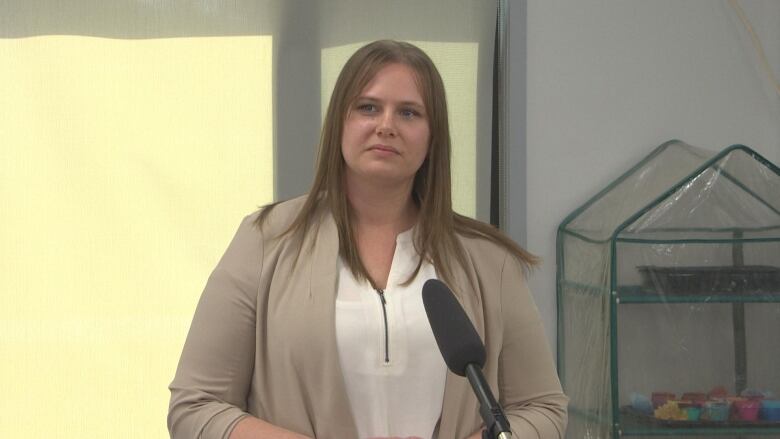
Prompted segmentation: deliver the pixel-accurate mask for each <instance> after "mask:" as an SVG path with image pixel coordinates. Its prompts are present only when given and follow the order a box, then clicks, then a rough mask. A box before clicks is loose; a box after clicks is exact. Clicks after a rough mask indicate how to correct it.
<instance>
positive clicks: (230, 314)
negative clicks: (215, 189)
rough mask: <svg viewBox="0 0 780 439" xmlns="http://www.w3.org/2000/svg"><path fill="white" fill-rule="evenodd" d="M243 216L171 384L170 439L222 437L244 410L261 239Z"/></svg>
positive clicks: (209, 284)
mask: <svg viewBox="0 0 780 439" xmlns="http://www.w3.org/2000/svg"><path fill="white" fill-rule="evenodd" d="M254 216H255V215H250V216H247V217H246V218H244V220H243V221H242V223H241V225H240V226H239V228H238V231H237V232H236V234H235V236H234V238H233V240H232V241H231V243H230V245H229V246H228V249H227V251H226V252H225V254H224V255H223V256H222V258H221V259H220V261H219V263H218V264H217V267H216V268H215V269H214V271H213V272H212V273H211V276H209V279H208V282H207V283H206V287H205V289H204V291H203V294H202V295H201V297H200V301H199V302H198V306H197V308H196V311H195V316H194V318H193V321H192V326H191V327H190V331H189V334H188V335H187V340H186V341H185V343H184V349H183V351H182V354H181V358H180V360H179V366H178V368H177V370H176V375H175V377H174V379H173V382H171V384H170V387H169V388H170V391H171V400H170V405H169V408H168V430H169V432H170V435H171V438H173V439H185V438H186V439H193V438H203V439H226V438H227V437H228V436H229V435H230V432H231V431H232V429H233V427H234V426H235V424H236V423H237V422H238V421H239V420H240V419H241V418H242V417H244V416H246V415H247V413H246V405H247V402H246V400H247V394H248V392H249V387H250V384H251V379H252V378H251V377H252V371H253V365H254V358H255V343H256V341H255V337H256V336H255V334H256V332H255V322H256V317H255V315H256V300H257V290H258V286H259V276H260V272H261V269H262V263H263V240H262V235H261V232H260V231H259V230H258V229H257V228H256V227H255V226H254V224H253V219H254Z"/></svg>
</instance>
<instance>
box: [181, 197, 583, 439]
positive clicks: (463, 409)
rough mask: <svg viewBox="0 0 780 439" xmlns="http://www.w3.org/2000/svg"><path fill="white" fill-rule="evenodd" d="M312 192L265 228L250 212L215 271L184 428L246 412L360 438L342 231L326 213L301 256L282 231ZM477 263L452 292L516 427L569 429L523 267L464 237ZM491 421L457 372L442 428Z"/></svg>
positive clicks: (306, 429)
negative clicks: (344, 302) (345, 324)
mask: <svg viewBox="0 0 780 439" xmlns="http://www.w3.org/2000/svg"><path fill="white" fill-rule="evenodd" d="M303 200H304V198H303V197H301V198H296V199H294V200H290V201H287V202H284V203H281V204H279V205H277V206H276V207H275V208H274V210H273V211H272V212H271V214H270V215H269V217H268V220H267V222H266V223H265V225H264V226H263V229H262V230H260V229H258V228H257V227H256V226H255V225H254V220H255V219H256V218H257V214H258V213H257V212H256V213H254V214H252V215H249V216H247V217H246V218H244V220H243V222H242V223H241V225H240V227H239V228H238V232H237V233H236V235H235V237H234V238H233V240H232V242H231V243H230V245H229V247H228V249H227V251H226V252H225V254H224V256H223V257H222V259H221V260H220V261H219V263H218V264H217V267H216V268H215V269H214V272H213V273H212V274H211V276H210V277H209V280H208V283H207V284H206V288H205V290H204V291H203V295H202V296H201V298H200V302H199V303H198V306H197V309H196V311H195V317H194V319H193V321H192V326H191V327H190V332H189V334H188V336H187V340H186V342H185V344H184V349H183V352H182V355H181V359H180V361H179V366H178V369H177V370H176V376H175V377H174V379H173V382H172V383H171V385H170V390H171V401H170V407H169V413H168V429H169V431H170V433H171V437H172V438H175V439H193V438H204V439H217V438H227V437H228V436H229V435H230V432H231V431H232V428H233V427H234V426H235V424H236V422H237V421H238V420H239V419H241V418H242V417H243V416H246V415H247V414H251V415H253V416H256V417H258V418H261V419H263V420H266V421H268V422H270V423H272V424H275V425H277V426H280V427H283V428H286V429H289V430H292V431H296V432H299V433H301V434H304V435H308V436H310V437H316V438H318V439H353V438H357V432H356V429H355V425H354V421H353V418H352V413H351V411H350V405H349V400H348V397H347V393H346V390H345V385H344V380H343V376H342V372H341V367H340V364H339V361H340V360H339V355H338V350H337V347H336V328H335V323H334V322H335V303H336V286H337V280H338V268H337V261H338V257H339V256H338V249H339V241H338V233H337V230H336V225H335V222H334V221H333V218H332V217H331V216H330V215H329V214H327V213H323V214H322V216H321V218H320V221H319V222H318V226H317V227H316V230H314V231H313V232H311V233H309V234H308V237H307V239H306V242H304V245H303V249H304V250H303V251H302V252H301V253H300V256H299V258H298V260H297V261H295V255H296V253H297V251H296V249H297V245H296V244H295V243H294V242H291V241H292V240H291V239H273V237H274V236H276V235H277V234H278V233H279V232H280V231H281V230H284V228H285V227H286V226H287V225H288V224H289V223H290V221H291V219H292V218H293V216H294V214H295V213H296V212H297V211H298V210H299V209H300V207H301V206H302V203H303ZM461 242H462V243H463V246H464V248H465V250H466V252H467V255H468V263H469V265H468V267H466V270H464V271H456V274H457V275H456V279H455V281H454V283H455V285H451V288H452V289H453V291H455V293H456V295H458V296H459V300H460V301H461V304H462V305H463V307H464V309H465V310H466V312H467V314H468V315H469V317H470V318H471V320H472V322H473V323H474V326H475V327H476V328H477V331H478V332H479V334H480V336H481V337H482V339H483V340H484V341H485V347H486V350H487V362H486V364H485V367H484V373H485V377H486V379H487V381H488V383H489V384H490V386H491V387H492V389H493V391H494V392H495V394H496V395H497V396H498V398H499V400H500V402H501V404H503V407H504V410H505V411H506V413H507V415H508V417H509V421H510V423H511V425H512V428H513V430H514V431H515V432H516V435H515V436H514V437H517V438H550V439H559V438H562V437H563V434H564V430H565V425H566V404H567V401H568V400H567V398H566V396H564V395H563V393H562V391H561V386H560V383H559V381H558V377H557V375H556V373H555V366H554V365H553V361H552V356H551V354H550V352H549V348H548V344H547V341H546V339H545V335H544V331H543V329H542V325H541V322H540V320H539V315H538V312H537V309H536V306H535V305H534V303H533V300H532V298H531V295H530V294H529V292H528V289H527V287H526V283H525V280H524V277H523V271H522V268H521V266H520V265H519V264H518V263H517V261H516V260H515V259H514V258H513V257H512V256H511V255H509V254H508V253H507V252H506V251H505V250H504V249H503V248H501V247H499V246H497V245H496V244H494V243H491V242H488V241H486V240H484V239H473V238H461ZM481 423H482V421H481V419H480V417H479V413H478V403H477V400H476V398H475V397H474V396H473V393H472V390H471V388H470V386H469V384H468V381H467V380H466V379H465V378H463V377H460V376H457V375H454V374H452V373H451V372H448V375H447V378H446V384H445V390H444V401H443V407H442V413H441V419H440V421H439V425H438V436H437V437H438V438H446V439H451V438H452V439H461V438H464V437H466V436H468V435H469V434H471V433H473V432H475V431H476V430H477V429H478V428H479V427H480V425H481Z"/></svg>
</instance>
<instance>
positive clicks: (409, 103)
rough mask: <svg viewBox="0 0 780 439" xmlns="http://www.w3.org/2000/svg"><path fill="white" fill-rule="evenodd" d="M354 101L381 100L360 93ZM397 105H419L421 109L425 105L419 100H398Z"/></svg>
mask: <svg viewBox="0 0 780 439" xmlns="http://www.w3.org/2000/svg"><path fill="white" fill-rule="evenodd" d="M355 101H370V102H382V100H381V99H378V98H376V97H373V96H369V95H361V96H358V97H357V99H355ZM398 105H402V106H411V107H419V108H423V109H424V108H425V105H423V104H422V103H421V102H419V101H399V102H398Z"/></svg>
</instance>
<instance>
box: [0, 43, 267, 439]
mask: <svg viewBox="0 0 780 439" xmlns="http://www.w3.org/2000/svg"><path fill="white" fill-rule="evenodd" d="M0 60H2V61H0V200H2V209H0V294H2V300H1V306H0V352H2V362H1V363H0V380H1V382H2V386H0V389H2V394H3V396H2V398H0V413H2V416H0V437H2V438H14V437H19V438H21V437H32V438H36V437H41V438H42V437H46V438H48V437H57V438H84V437H95V438H97V437H103V438H151V437H156V438H163V437H167V435H168V434H167V430H166V426H165V415H166V413H167V405H168V398H169V392H168V390H167V385H168V383H169V382H170V380H171V379H172V378H173V373H174V371H175V367H176V363H177V361H178V357H179V354H180V352H181V347H182V344H183V341H184V338H185V335H186V332H187V330H188V328H189V324H190V321H191V319H192V315H193V312H194V308H195V304H196V302H197V299H198V297H199V296H200V292H201V290H202V288H203V286H204V284H205V281H206V278H207V277H208V275H209V273H210V271H211V270H212V269H213V267H214V265H215V264H216V262H217V260H218V258H219V257H220V256H221V254H222V252H223V251H224V249H225V248H226V246H227V244H228V242H229V240H230V238H231V237H232V234H233V232H234V231H235V230H236V227H237V226H238V224H239V222H240V220H241V218H242V217H243V215H246V214H248V213H250V212H251V211H253V210H254V209H255V208H256V207H257V206H259V205H261V204H264V203H268V202H270V201H271V200H272V197H273V178H272V177H273V176H272V172H273V148H272V141H273V132H272V127H273V123H272V105H273V102H272V46H271V37H268V36H248V37H215V38H174V39H151V40H116V39H102V38H93V37H81V36H42V37H33V38H22V39H3V40H0Z"/></svg>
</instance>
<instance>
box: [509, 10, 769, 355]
mask: <svg viewBox="0 0 780 439" xmlns="http://www.w3.org/2000/svg"><path fill="white" fill-rule="evenodd" d="M512 4H515V2H514V1H513V2H512ZM741 4H742V6H743V8H744V9H745V11H746V13H747V16H748V18H749V19H750V20H751V21H752V22H753V26H754V27H755V30H756V32H757V33H758V34H759V36H760V39H761V41H762V43H763V44H764V49H765V51H766V54H767V56H768V57H769V59H770V62H771V63H772V67H773V68H774V71H775V75H776V76H780V2H778V1H776V0H742V1H741ZM510 7H511V6H510ZM525 20H526V22H527V23H520V24H518V23H510V26H517V25H522V24H527V33H526V38H527V60H526V62H527V65H526V68H527V83H526V90H525V91H526V95H527V101H526V103H527V107H526V111H527V120H526V126H527V133H526V136H525V139H524V142H525V145H527V146H526V148H527V150H526V154H527V157H526V160H527V162H526V169H527V247H528V249H529V250H530V251H532V252H534V253H536V254H537V255H540V256H541V257H543V258H544V265H543V266H542V267H541V268H540V269H538V270H536V271H535V272H534V274H533V275H532V277H531V279H530V284H531V288H532V290H533V291H534V294H535V296H536V300H537V304H538V306H539V309H540V312H541V313H542V317H543V319H544V320H545V325H546V329H547V333H548V335H549V337H550V343H551V344H552V345H553V346H554V344H555V318H556V313H555V309H556V308H555V231H556V228H557V226H558V225H559V224H560V222H561V221H562V220H563V218H564V217H565V216H566V215H568V214H569V213H570V212H571V211H572V210H574V209H575V208H576V207H578V206H579V205H581V204H582V203H584V202H585V201H586V200H587V199H588V198H590V197H591V196H592V195H594V194H595V193H596V192H597V191H598V190H600V189H601V188H603V187H604V186H605V185H607V184H608V183H609V182H610V181H611V180H613V179H614V178H616V177H617V176H618V175H619V174H621V173H622V172H624V171H625V170H627V169H628V168H629V167H630V166H631V165H633V164H634V163H636V162H637V161H638V160H640V159H641V158H642V157H643V156H644V155H646V154H647V153H649V152H650V151H651V150H652V149H653V148H654V147H655V146H657V145H659V144H661V143H663V142H664V141H666V140H669V139H673V138H676V139H681V140H684V141H686V142H688V143H690V144H692V145H696V146H701V147H706V148H710V149H716V150H719V149H722V148H724V147H726V146H728V145H731V144H734V143H743V144H745V145H748V146H750V147H752V148H754V149H755V150H757V151H758V152H759V153H761V154H763V155H764V156H766V157H767V158H768V159H770V160H772V161H774V162H775V163H780V95H778V94H777V93H776V92H775V91H774V90H773V89H772V88H771V86H770V85H769V81H768V80H767V78H766V75H765V73H764V72H763V71H762V70H761V68H760V66H759V63H758V57H757V56H756V54H755V51H754V49H753V46H752V45H751V42H750V37H749V36H748V33H747V31H746V30H745V28H744V26H743V25H742V23H741V22H740V21H739V18H738V16H737V15H736V13H735V11H734V10H733V9H732V8H731V7H730V6H729V4H728V3H727V2H726V0H718V1H716V0H687V1H678V0H654V1H643V0H630V1H629V0H602V1H593V0H587V1H582V0H529V1H528V4H527V17H525ZM510 29H511V28H510Z"/></svg>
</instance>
